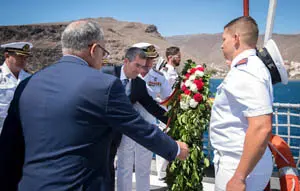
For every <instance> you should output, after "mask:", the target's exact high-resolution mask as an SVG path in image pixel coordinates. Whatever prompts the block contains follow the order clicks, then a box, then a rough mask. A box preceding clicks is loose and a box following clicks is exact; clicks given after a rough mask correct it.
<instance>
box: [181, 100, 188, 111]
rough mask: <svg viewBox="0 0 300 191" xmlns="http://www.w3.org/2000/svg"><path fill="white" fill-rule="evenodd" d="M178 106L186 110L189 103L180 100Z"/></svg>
mask: <svg viewBox="0 0 300 191" xmlns="http://www.w3.org/2000/svg"><path fill="white" fill-rule="evenodd" d="M180 108H181V109H183V110H187V109H188V108H189V104H187V103H185V102H184V101H181V102H180Z"/></svg>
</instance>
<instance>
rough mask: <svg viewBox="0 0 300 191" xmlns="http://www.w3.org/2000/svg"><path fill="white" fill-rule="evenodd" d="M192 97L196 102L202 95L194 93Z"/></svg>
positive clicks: (200, 99)
mask: <svg viewBox="0 0 300 191" xmlns="http://www.w3.org/2000/svg"><path fill="white" fill-rule="evenodd" d="M193 98H194V100H195V101H196V102H200V101H202V99H203V97H202V95H201V94H199V93H196V94H195V95H194V97H193Z"/></svg>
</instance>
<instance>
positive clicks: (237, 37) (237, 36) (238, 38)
mask: <svg viewBox="0 0 300 191" xmlns="http://www.w3.org/2000/svg"><path fill="white" fill-rule="evenodd" d="M233 38H234V45H235V48H238V47H239V46H240V44H241V36H240V34H238V33H235V34H234V36H233Z"/></svg>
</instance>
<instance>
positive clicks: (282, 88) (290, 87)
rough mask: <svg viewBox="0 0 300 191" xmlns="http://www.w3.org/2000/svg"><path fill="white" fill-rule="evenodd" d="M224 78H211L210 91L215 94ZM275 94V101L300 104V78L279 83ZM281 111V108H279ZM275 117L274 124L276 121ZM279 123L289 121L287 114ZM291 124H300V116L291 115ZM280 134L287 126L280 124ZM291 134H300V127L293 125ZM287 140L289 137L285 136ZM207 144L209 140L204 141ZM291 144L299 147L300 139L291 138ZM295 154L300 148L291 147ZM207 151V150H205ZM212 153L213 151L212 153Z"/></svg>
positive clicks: (275, 88)
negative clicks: (286, 82) (284, 83)
mask: <svg viewBox="0 0 300 191" xmlns="http://www.w3.org/2000/svg"><path fill="white" fill-rule="evenodd" d="M222 81H223V79H211V80H210V91H211V93H212V94H213V95H214V93H215V92H216V90H217V87H218V86H219V85H220V84H221V82H222ZM273 95H274V103H290V104H300V80H290V81H289V82H288V84H287V85H283V84H281V83H278V84H276V85H274V87H273ZM299 110H300V108H298V109H295V110H294V111H296V113H300V111H299ZM279 111H280V110H279ZM274 120H275V119H274V117H273V124H274V123H275V121H274ZM278 121H279V124H282V123H285V124H286V123H287V118H286V116H279V117H278ZM290 123H291V124H297V125H299V124H300V117H296V116H294V117H293V116H291V118H290ZM278 132H279V134H281V135H287V134H288V132H287V128H286V127H280V126H279V131H278ZM273 133H274V134H275V128H274V127H273ZM291 135H294V136H300V129H299V128H295V127H291ZM204 138H208V135H207V133H205V135H204ZM283 139H285V141H287V138H283ZM204 145H205V146H207V142H205V143H204ZM290 145H291V146H296V147H299V145H300V140H299V139H291V141H290ZM291 151H292V154H293V156H295V157H298V156H299V149H291ZM205 153H207V151H206V152H205ZM211 154H212V153H211Z"/></svg>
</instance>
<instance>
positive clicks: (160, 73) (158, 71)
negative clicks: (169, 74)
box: [152, 68, 164, 76]
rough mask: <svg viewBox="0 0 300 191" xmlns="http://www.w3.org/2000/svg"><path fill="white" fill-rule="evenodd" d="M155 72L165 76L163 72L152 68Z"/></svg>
mask: <svg viewBox="0 0 300 191" xmlns="http://www.w3.org/2000/svg"><path fill="white" fill-rule="evenodd" d="M152 69H153V71H154V72H156V73H157V74H159V75H161V76H163V75H164V74H163V73H162V72H161V71H158V70H156V68H152Z"/></svg>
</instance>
